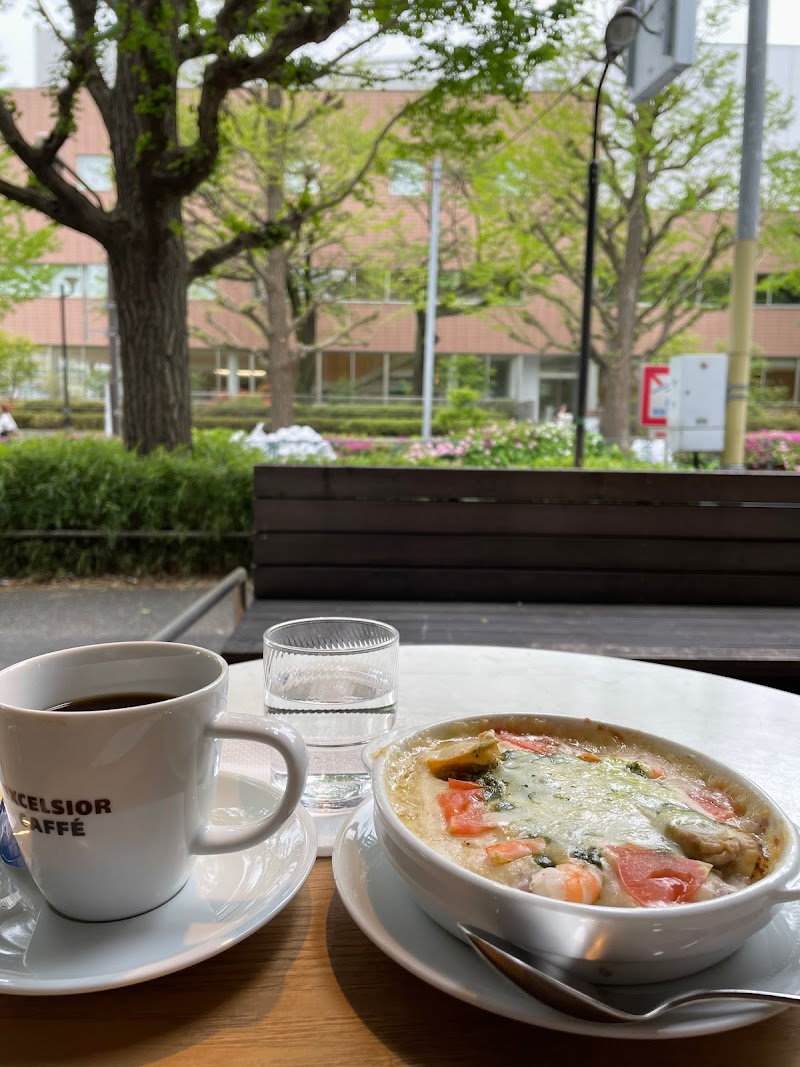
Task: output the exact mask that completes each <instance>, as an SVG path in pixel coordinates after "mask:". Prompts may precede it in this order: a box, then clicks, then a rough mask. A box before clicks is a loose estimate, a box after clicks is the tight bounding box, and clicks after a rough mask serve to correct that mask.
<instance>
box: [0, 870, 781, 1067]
mask: <svg viewBox="0 0 800 1067" xmlns="http://www.w3.org/2000/svg"><path fill="white" fill-rule="evenodd" d="M0 1017H1V1018H2V1044H1V1045H0V1063H3V1064H6V1065H13V1067H23V1065H26V1067H27V1065H31V1067H32V1065H35V1067H50V1065H64V1064H68V1065H69V1067H143V1065H156V1064H157V1065H158V1067H234V1065H235V1067H262V1065H267V1064H268V1065H275V1067H311V1065H317V1064H320V1065H325V1067H383V1065H390V1064H398V1065H408V1064H420V1065H436V1067H451V1065H452V1067H473V1065H474V1067H487V1065H489V1064H500V1063H509V1064H516V1063H518V1062H520V1055H521V1054H523V1055H524V1056H525V1057H526V1058H528V1057H530V1058H531V1061H532V1062H543V1063H561V1064H582V1063H586V1062H588V1063H591V1064H592V1065H593V1067H612V1065H613V1067H619V1065H620V1063H634V1062H635V1063H640V1062H646V1064H647V1065H648V1067H662V1065H663V1067H675V1064H677V1063H680V1064H682V1065H690V1067H693V1065H694V1064H697V1065H698V1067H700V1065H701V1064H702V1065H703V1067H709V1065H714V1067H716V1065H722V1064H724V1065H726V1067H745V1065H746V1067H754V1065H756V1067H758V1065H764V1067H784V1065H788V1064H797V1063H800V1011H796V1012H795V1011H792V1010H789V1011H787V1012H784V1013H782V1014H780V1015H777V1016H775V1017H773V1018H771V1019H767V1020H765V1021H764V1022H760V1023H757V1024H756V1025H754V1026H750V1027H747V1028H746V1029H742V1030H734V1031H729V1032H728V1033H723V1034H717V1035H712V1036H708V1037H696V1038H690V1039H685V1040H678V1041H634V1042H629V1041H619V1040H617V1039H613V1038H595V1037H578V1036H573V1035H570V1034H561V1033H556V1032H554V1031H550V1030H543V1029H539V1028H534V1027H531V1026H527V1025H525V1024H523V1023H517V1022H511V1021H509V1020H507V1019H503V1018H500V1017H498V1016H496V1015H491V1014H489V1013H488V1012H485V1011H482V1010H480V1009H479V1008H475V1007H472V1006H470V1005H468V1004H465V1003H463V1002H461V1001H459V1000H455V999H454V998H453V997H450V996H448V995H447V994H445V993H441V992H439V991H438V990H436V989H433V988H431V987H430V986H429V985H427V984H426V983H424V982H422V981H421V980H420V979H418V978H415V977H414V976H413V975H411V974H409V973H408V972H407V971H405V970H403V968H401V967H399V966H398V965H397V964H396V963H394V962H393V961H392V960H390V959H389V958H388V957H387V956H385V955H384V954H383V953H382V952H381V951H380V950H379V949H377V948H376V947H375V946H374V945H373V944H372V943H371V942H370V941H369V940H368V939H367V938H366V937H365V936H364V934H362V933H361V931H360V930H359V929H358V927H357V926H356V925H355V924H354V923H353V921H352V920H351V919H350V917H349V915H348V914H347V912H346V911H345V909H344V906H343V905H342V903H341V901H340V900H339V898H338V895H337V894H336V891H335V889H334V885H333V878H332V876H331V863H330V860H327V859H319V860H317V862H316V864H315V866H314V869H313V871H312V873H311V876H310V878H309V880H308V882H307V883H306V885H305V886H304V888H303V889H302V890H301V891H300V893H299V894H298V895H297V896H296V897H295V899H294V900H293V901H292V903H291V904H290V905H289V906H288V907H287V908H286V909H285V910H284V911H283V912H282V913H281V914H280V915H279V916H278V917H277V918H276V919H274V920H273V921H272V922H271V923H270V924H269V925H268V926H266V927H264V928H263V929H262V930H260V931H258V932H257V933H255V934H253V935H252V936H251V937H249V938H248V939H247V940H245V941H243V942H242V943H241V944H239V945H235V946H234V947H233V948H231V949H229V950H228V951H227V952H224V953H222V955H220V956H216V957H215V958H214V959H211V960H207V961H206V962H205V963H201V964H198V965H197V966H195V967H191V968H189V969H188V970H186V971H181V972H179V973H177V974H173V975H169V976H167V977H164V978H159V979H156V980H155V981H153V982H148V983H145V984H143V985H137V986H130V987H128V988H126V989H117V990H111V991H108V992H105V993H91V994H82V995H77V996H67V997H16V996H6V997H2V998H0ZM642 1056H644V1057H646V1059H645V1060H644V1061H642V1060H641V1057H642Z"/></svg>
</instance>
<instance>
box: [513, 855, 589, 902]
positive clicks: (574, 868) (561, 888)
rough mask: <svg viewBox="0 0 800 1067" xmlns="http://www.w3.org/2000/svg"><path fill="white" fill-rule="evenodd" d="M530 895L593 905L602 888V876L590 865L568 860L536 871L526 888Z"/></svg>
mask: <svg viewBox="0 0 800 1067" xmlns="http://www.w3.org/2000/svg"><path fill="white" fill-rule="evenodd" d="M528 888H529V890H530V892H531V893H536V894H538V895H539V896H540V897H551V898H552V899H553V900H570V901H572V902H573V903H574V904H594V902H595V901H596V900H597V898H598V897H599V896H600V890H601V889H602V888H603V874H602V871H600V870H599V869H598V868H597V867H594V866H593V865H592V864H590V863H578V862H576V861H575V860H569V861H568V862H567V863H559V864H557V865H556V866H555V867H545V868H544V869H543V870H540V871H536V872H535V873H534V875H533V877H532V878H531V880H530V884H529V886H528Z"/></svg>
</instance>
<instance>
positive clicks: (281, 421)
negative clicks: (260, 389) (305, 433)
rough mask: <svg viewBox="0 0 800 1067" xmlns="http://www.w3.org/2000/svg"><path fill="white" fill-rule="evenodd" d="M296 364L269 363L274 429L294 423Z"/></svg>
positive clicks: (273, 361)
mask: <svg viewBox="0 0 800 1067" xmlns="http://www.w3.org/2000/svg"><path fill="white" fill-rule="evenodd" d="M296 369H297V368H296V366H295V364H294V363H282V362H277V361H275V360H273V359H271V360H270V361H269V381H270V386H271V390H272V407H271V413H272V422H271V425H272V429H273V430H280V429H281V427H282V426H291V425H292V423H293V422H294V379H295V371H296Z"/></svg>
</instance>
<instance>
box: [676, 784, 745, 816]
mask: <svg viewBox="0 0 800 1067" xmlns="http://www.w3.org/2000/svg"><path fill="white" fill-rule="evenodd" d="M686 795H687V796H688V797H689V799H690V800H693V801H694V802H695V804H697V805H699V806H700V807H701V808H702V809H703V811H704V812H705V813H706V814H707V815H710V816H711V818H712V819H716V820H717V822H727V821H728V820H729V819H732V818H733V817H734V815H735V814H736V812H735V811H734V810H733V802H732V800H731V799H730V797H728V796H726V795H725V794H724V793H719V792H717V791H716V790H712V789H704V788H702V787H701V788H700V789H692V790H689V791H688V792H687V794H686Z"/></svg>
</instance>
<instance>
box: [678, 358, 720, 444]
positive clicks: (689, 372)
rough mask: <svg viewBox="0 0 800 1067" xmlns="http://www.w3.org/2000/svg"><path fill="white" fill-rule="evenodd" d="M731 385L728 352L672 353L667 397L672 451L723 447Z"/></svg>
mask: <svg viewBox="0 0 800 1067" xmlns="http://www.w3.org/2000/svg"><path fill="white" fill-rule="evenodd" d="M727 386H728V357H727V356H726V355H720V354H718V353H714V354H713V355H691V356H673V357H672V359H671V360H670V361H669V397H668V400H667V445H668V447H669V450H670V451H671V452H721V451H722V450H723V448H724V446H725V398H726V393H727Z"/></svg>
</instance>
